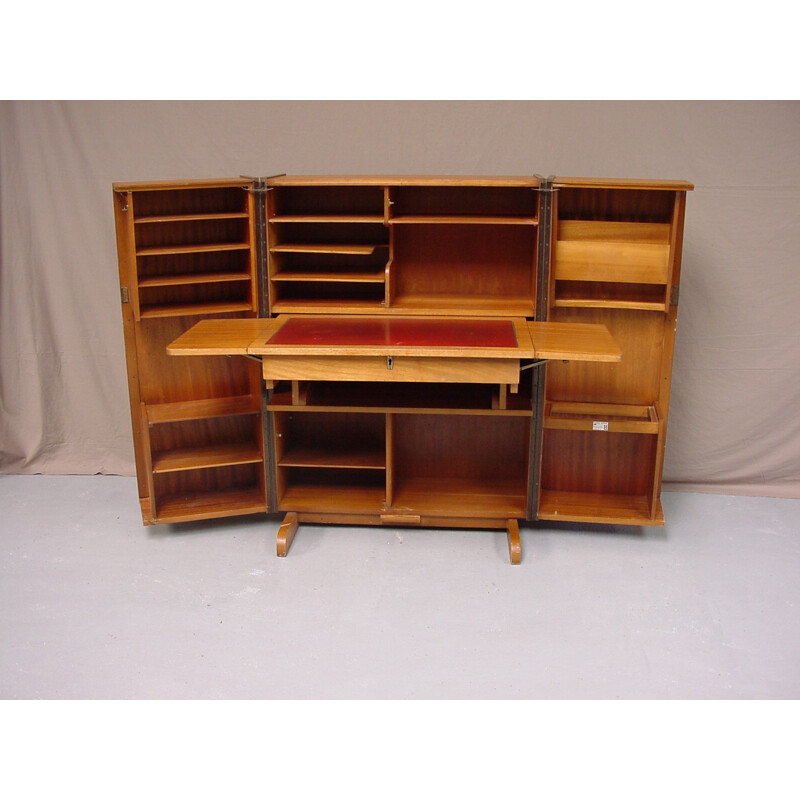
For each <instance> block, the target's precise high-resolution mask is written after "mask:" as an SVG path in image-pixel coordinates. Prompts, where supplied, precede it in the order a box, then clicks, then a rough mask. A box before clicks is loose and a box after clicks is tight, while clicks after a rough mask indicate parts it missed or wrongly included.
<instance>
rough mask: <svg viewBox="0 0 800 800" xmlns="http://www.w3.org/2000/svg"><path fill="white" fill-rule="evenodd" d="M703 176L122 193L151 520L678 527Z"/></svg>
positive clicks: (366, 179)
mask: <svg viewBox="0 0 800 800" xmlns="http://www.w3.org/2000/svg"><path fill="white" fill-rule="evenodd" d="M690 188H691V185H690V184H687V183H685V182H680V181H676V182H664V181H661V182H659V181H641V182H637V181H625V180H604V179H594V180H592V179H573V178H565V179H558V178H556V179H546V180H545V179H542V178H539V177H533V176H527V177H515V176H511V177H486V176H474V177H470V176H462V177H443V176H397V175H395V176H287V175H281V176H275V177H272V178H268V179H262V178H254V179H246V178H242V179H233V180H220V181H214V180H212V181H183V182H161V183H139V184H115V186H114V198H115V212H116V224H117V239H118V250H119V265H120V279H121V286H122V301H123V305H122V309H123V321H124V325H125V334H126V340H125V341H126V354H127V359H128V366H129V390H130V398H131V408H132V419H133V430H134V445H135V452H136V463H137V476H138V481H139V494H140V500H141V506H142V515H143V519H144V521H145V523H146V524H152V523H159V522H179V521H185V520H192V519H203V518H206V517H214V516H226V515H233V514H246V513H257V512H261V513H263V512H267V511H273V512H279V513H283V514H286V517H285V520H284V524H283V525H282V526H281V528H280V530H279V534H278V552H279V554H280V555H285V553H286V551H287V550H288V546H289V544H290V543H291V538H292V537H293V535H294V531H295V530H296V528H297V525H298V523H299V522H328V523H350V524H361V523H363V524H370V525H394V524H397V525H422V526H450V527H454V526H456V527H475V528H480V527H485V528H505V529H506V530H507V533H508V536H509V552H510V554H511V558H512V561H513V562H515V563H516V562H518V561H519V558H520V548H519V532H518V527H517V520H520V519H523V520H524V519H527V520H532V521H533V520H536V519H551V520H574V521H579V522H586V521H591V522H605V523H618V524H655V525H658V524H663V512H662V509H661V504H660V500H659V496H660V489H661V468H662V462H663V452H664V442H665V436H666V424H667V415H668V406H669V383H670V375H671V362H672V348H673V341H674V328H675V318H676V304H677V286H678V282H679V277H680V256H681V241H682V236H683V213H684V198H685V192H686V191H687V190H688V189H690ZM175 356H194V357H192V358H186V357H178V358H176V357H175ZM281 543H282V544H281Z"/></svg>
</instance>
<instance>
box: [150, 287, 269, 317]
mask: <svg viewBox="0 0 800 800" xmlns="http://www.w3.org/2000/svg"><path fill="white" fill-rule="evenodd" d="M252 305H253V300H252V297H251V283H250V281H226V282H220V283H190V284H175V285H165V286H140V287H139V307H140V313H141V316H142V317H145V318H146V317H153V316H183V315H186V314H213V313H214V312H215V311H218V312H219V313H227V312H230V311H236V310H241V311H246V310H251V309H252Z"/></svg>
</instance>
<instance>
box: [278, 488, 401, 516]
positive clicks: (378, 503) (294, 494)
mask: <svg viewBox="0 0 800 800" xmlns="http://www.w3.org/2000/svg"><path fill="white" fill-rule="evenodd" d="M385 503H386V489H385V487H379V486H349V485H339V486H330V485H327V484H311V485H308V484H300V485H293V486H292V485H290V486H288V487H287V488H286V490H285V491H284V493H283V496H282V497H281V499H280V503H279V507H280V510H281V511H306V512H308V511H312V512H327V513H340V514H370V513H372V514H374V513H376V512H379V511H381V510H383V508H384V506H385Z"/></svg>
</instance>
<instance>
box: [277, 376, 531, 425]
mask: <svg viewBox="0 0 800 800" xmlns="http://www.w3.org/2000/svg"><path fill="white" fill-rule="evenodd" d="M496 392H497V387H492V386H483V385H480V384H470V385H469V386H468V387H467V388H466V389H465V387H464V386H462V385H459V384H453V383H450V384H447V383H444V384H429V383H414V384H402V383H393V384H386V383H365V384H359V386H358V389H357V390H356V391H354V390H353V388H352V385H350V386H348V385H347V384H343V383H341V382H330V383H320V382H315V383H313V384H311V388H310V390H309V393H308V397H307V399H306V405H304V406H296V405H292V393H291V392H289V391H280V392H275V393H274V394H273V396H272V399H271V400H270V403H269V409H270V410H272V411H293V412H305V411H312V412H313V411H321V412H363V413H367V414H369V413H375V414H385V413H401V414H457V415H468V416H476V415H487V416H514V417H530V416H532V414H533V411H532V408H531V398H530V397H529V396H528V395H526V394H524V393H522V392H518V393H517V394H510V393H509V394H508V395H507V398H506V402H507V406H508V407H507V408H506V409H502V410H501V409H494V408H492V397H493V394H495V393H496Z"/></svg>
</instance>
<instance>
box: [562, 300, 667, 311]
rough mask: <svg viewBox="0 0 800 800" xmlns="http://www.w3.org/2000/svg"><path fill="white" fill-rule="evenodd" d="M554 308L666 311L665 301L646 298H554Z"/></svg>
mask: <svg viewBox="0 0 800 800" xmlns="http://www.w3.org/2000/svg"><path fill="white" fill-rule="evenodd" d="M553 307H554V308H622V309H630V310H634V311H637V310H638V311H666V310H667V304H666V303H656V302H650V301H647V300H600V299H594V298H585V299H581V298H560V299H559V298H556V300H554V301H553Z"/></svg>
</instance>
